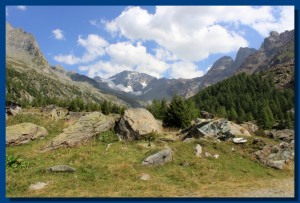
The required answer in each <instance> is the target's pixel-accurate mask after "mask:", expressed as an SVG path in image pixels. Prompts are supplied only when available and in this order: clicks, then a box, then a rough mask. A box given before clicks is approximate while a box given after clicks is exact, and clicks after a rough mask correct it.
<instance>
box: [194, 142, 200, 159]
mask: <svg viewBox="0 0 300 203" xmlns="http://www.w3.org/2000/svg"><path fill="white" fill-rule="evenodd" d="M194 152H195V155H196V157H201V154H202V147H201V145H199V144H197V145H196V147H195V148H194Z"/></svg>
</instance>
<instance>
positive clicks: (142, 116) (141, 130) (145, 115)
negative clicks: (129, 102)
mask: <svg viewBox="0 0 300 203" xmlns="http://www.w3.org/2000/svg"><path fill="white" fill-rule="evenodd" d="M115 131H116V133H117V134H118V135H119V136H120V138H121V139H123V140H138V139H140V138H141V137H143V136H144V135H147V134H149V133H151V132H155V131H156V132H160V131H161V126H159V125H158V123H157V122H156V120H155V118H154V117H153V115H152V114H151V113H150V112H149V111H147V110H146V109H142V108H136V109H133V108H132V109H127V110H126V111H125V113H124V116H122V117H121V119H120V121H119V122H118V124H117V125H116V127H115Z"/></svg>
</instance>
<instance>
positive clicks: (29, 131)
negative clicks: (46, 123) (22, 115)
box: [6, 123, 48, 146]
mask: <svg viewBox="0 0 300 203" xmlns="http://www.w3.org/2000/svg"><path fill="white" fill-rule="evenodd" d="M46 135H48V132H47V130H46V129H45V128H44V127H41V126H38V125H36V124H33V123H21V124H17V125H13V126H8V127H6V146H16V145H22V144H25V143H28V142H30V141H32V140H35V139H37V138H43V137H45V136H46Z"/></svg>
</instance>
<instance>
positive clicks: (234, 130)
mask: <svg viewBox="0 0 300 203" xmlns="http://www.w3.org/2000/svg"><path fill="white" fill-rule="evenodd" d="M181 135H182V137H183V140H184V139H186V138H192V137H194V138H201V137H212V138H217V139H220V140H227V139H229V138H234V137H236V136H246V137H249V136H251V134H250V133H249V131H248V130H247V129H246V128H244V127H242V126H240V125H237V124H235V123H233V122H231V121H228V120H226V119H223V118H222V119H217V120H208V121H204V122H202V123H199V124H195V125H193V126H191V127H189V128H187V129H185V130H183V131H182V132H181Z"/></svg>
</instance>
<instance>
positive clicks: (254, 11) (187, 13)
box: [105, 6, 294, 61]
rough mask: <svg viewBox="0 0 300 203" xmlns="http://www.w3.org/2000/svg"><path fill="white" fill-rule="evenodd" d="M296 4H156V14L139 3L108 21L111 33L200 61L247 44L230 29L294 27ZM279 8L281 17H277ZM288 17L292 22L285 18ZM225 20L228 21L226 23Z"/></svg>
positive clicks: (260, 31)
mask: <svg viewBox="0 0 300 203" xmlns="http://www.w3.org/2000/svg"><path fill="white" fill-rule="evenodd" d="M293 9H294V7H269V6H263V7H251V6H157V7H156V10H155V12H154V14H151V13H149V12H148V11H147V10H145V9H142V8H140V7H130V8H127V9H125V10H124V11H123V12H122V13H121V14H120V15H119V16H118V17H117V18H115V19H113V20H111V21H108V22H106V23H105V25H106V29H107V30H108V31H110V32H111V33H112V34H114V35H115V34H116V33H119V34H121V35H123V36H125V37H126V38H128V39H131V40H152V41H155V42H156V43H158V44H159V45H160V46H161V47H163V48H164V49H166V50H168V51H169V52H171V53H172V54H174V55H175V56H177V57H178V58H179V59H182V60H185V61H201V60H203V59H206V58H207V57H208V56H209V55H211V54H216V53H223V54H226V53H229V52H231V51H236V50H237V49H238V48H239V47H243V46H247V45H248V42H247V40H246V39H245V38H244V36H243V35H242V34H241V33H239V32H237V31H234V29H229V28H227V27H226V26H227V25H228V24H231V25H234V27H235V28H238V27H239V26H240V25H245V26H249V27H251V28H252V29H254V30H256V31H257V32H258V33H260V34H261V35H263V36H266V35H267V34H268V32H270V31H271V30H276V31H283V30H285V29H293V19H292V18H293V15H294V14H293ZM276 11H279V13H280V16H279V18H276V17H275V13H276ZM286 21H289V22H286ZM225 24H226V25H225Z"/></svg>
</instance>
